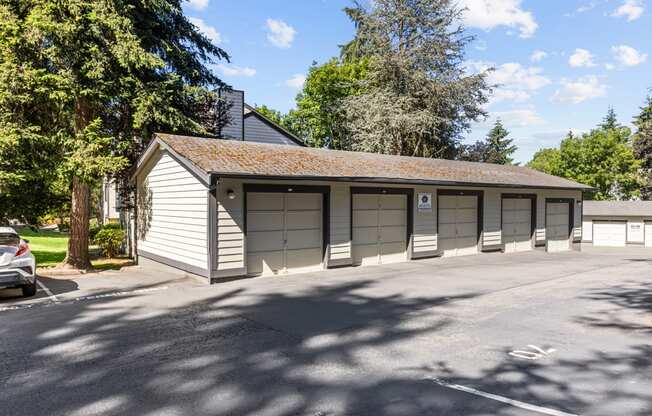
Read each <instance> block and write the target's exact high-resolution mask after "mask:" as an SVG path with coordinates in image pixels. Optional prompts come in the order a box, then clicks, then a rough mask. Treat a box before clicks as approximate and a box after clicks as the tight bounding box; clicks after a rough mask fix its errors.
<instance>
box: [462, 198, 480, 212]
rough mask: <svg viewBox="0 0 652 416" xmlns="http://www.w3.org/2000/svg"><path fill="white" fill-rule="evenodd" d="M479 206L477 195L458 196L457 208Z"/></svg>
mask: <svg viewBox="0 0 652 416" xmlns="http://www.w3.org/2000/svg"><path fill="white" fill-rule="evenodd" d="M477 206H478V197H476V196H458V197H457V208H458V209H464V208H472V209H474V210H475V208H476V207H477Z"/></svg>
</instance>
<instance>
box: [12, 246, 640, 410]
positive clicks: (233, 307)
mask: <svg viewBox="0 0 652 416" xmlns="http://www.w3.org/2000/svg"><path fill="white" fill-rule="evenodd" d="M130 273H131V274H133V276H125V279H131V280H130V281H133V282H137V281H138V277H139V275H141V274H142V275H143V280H145V281H148V282H149V284H147V285H143V287H142V289H147V288H148V287H149V290H141V291H139V290H140V289H139V287H138V285H137V284H134V285H132V286H130V288H131V289H130V290H129V291H127V290H123V291H119V292H116V291H115V289H109V290H108V291H107V292H106V293H105V294H106V295H107V296H103V293H102V292H101V291H99V292H98V291H97V290H95V291H93V292H92V293H93V295H88V296H77V295H74V294H73V295H67V296H66V295H61V296H60V298H61V299H59V301H58V302H53V301H51V300H50V299H47V298H45V299H42V300H40V301H38V302H35V306H33V307H29V308H21V309H15V310H12V309H5V310H4V311H2V312H0V320H1V322H2V325H0V360H2V364H3V365H2V366H0V403H2V409H3V412H6V413H7V414H12V415H23V414H24V415H34V414H48V415H90V414H103V415H113V414H115V415H124V414H139V415H154V414H156V415H161V414H164V415H188V414H198V415H204V414H206V415H249V414H255V415H421V414H423V415H473V416H479V415H487V416H488V415H535V416H536V415H542V414H543V415H557V416H560V415H561V416H564V415H613V414H621V415H628V416H629V415H631V416H643V415H650V414H652V378H651V377H650V374H652V252H650V251H646V250H644V249H627V250H622V249H608V250H607V249H603V250H598V249H587V250H586V251H584V252H568V253H556V254H546V253H542V252H538V251H537V252H529V253H519V254H509V255H504V254H486V255H479V256H473V257H465V258H449V259H429V260H422V261H414V262H409V263H402V264H393V265H387V266H378V267H366V268H344V269H335V270H329V271H325V272H318V273H308V274H302V275H293V276H286V277H269V278H268V277H265V278H257V279H245V280H239V281H233V282H228V283H222V284H218V285H213V286H211V287H206V286H198V285H194V284H178V282H177V283H175V279H174V278H173V277H169V280H170V282H171V283H169V284H168V283H165V284H164V283H154V282H155V281H156V282H165V281H167V280H168V277H167V276H160V275H156V276H149V277H145V275H146V273H145V272H143V271H139V270H137V269H134V270H133V271H132V272H130ZM98 278H99V277H98ZM102 278H103V279H106V277H102ZM147 279H151V281H149V280H147ZM80 281H81V280H80ZM84 284H85V285H91V284H90V283H84ZM91 286H92V285H91ZM76 290H77V291H78V292H79V291H80V289H76ZM111 290H113V291H111ZM73 292H74V291H73ZM73 292H71V293H73ZM75 293H77V292H75ZM109 295H110V296H109ZM12 302H15V301H14V300H12V299H4V300H0V310H1V308H2V307H3V306H6V305H13V303H12Z"/></svg>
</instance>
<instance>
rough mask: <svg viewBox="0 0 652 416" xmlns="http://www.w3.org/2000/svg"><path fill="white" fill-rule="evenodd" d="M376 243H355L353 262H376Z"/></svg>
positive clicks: (365, 263) (356, 263)
mask: <svg viewBox="0 0 652 416" xmlns="http://www.w3.org/2000/svg"><path fill="white" fill-rule="evenodd" d="M378 261H379V257H378V244H377V243H374V244H367V245H359V244H356V245H355V246H354V250H353V264H355V265H360V266H367V265H373V264H378Z"/></svg>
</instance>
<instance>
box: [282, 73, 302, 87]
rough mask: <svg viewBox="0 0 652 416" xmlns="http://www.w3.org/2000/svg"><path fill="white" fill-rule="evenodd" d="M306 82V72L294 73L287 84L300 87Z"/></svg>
mask: <svg viewBox="0 0 652 416" xmlns="http://www.w3.org/2000/svg"><path fill="white" fill-rule="evenodd" d="M304 82H306V76H305V75H304V74H294V75H293V76H292V78H290V79H288V80H286V81H285V85H287V86H288V87H291V88H297V89H298V88H301V87H303V83H304Z"/></svg>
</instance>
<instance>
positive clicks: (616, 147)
mask: <svg viewBox="0 0 652 416" xmlns="http://www.w3.org/2000/svg"><path fill="white" fill-rule="evenodd" d="M630 135H631V131H630V130H629V129H628V128H618V129H614V128H609V127H607V128H603V127H599V128H597V129H594V130H592V131H591V132H589V133H585V134H584V135H582V137H576V136H574V135H573V134H572V133H569V135H568V136H567V137H566V138H565V139H564V140H562V142H561V145H560V146H559V149H543V150H540V151H539V152H537V153H535V154H534V157H533V159H532V161H530V162H529V163H528V167H530V168H533V169H537V170H540V171H543V172H546V173H549V174H551V175H557V176H561V177H564V178H568V179H572V180H575V181H577V182H580V183H584V184H586V185H590V186H593V187H595V188H596V189H597V190H596V191H593V192H589V193H588V195H587V196H588V198H589V199H598V200H604V199H618V200H622V199H625V200H627V199H632V198H636V197H638V195H639V187H640V178H639V173H638V169H639V166H640V163H639V161H638V160H636V158H635V157H634V152H633V149H632V146H631V142H630Z"/></svg>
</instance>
